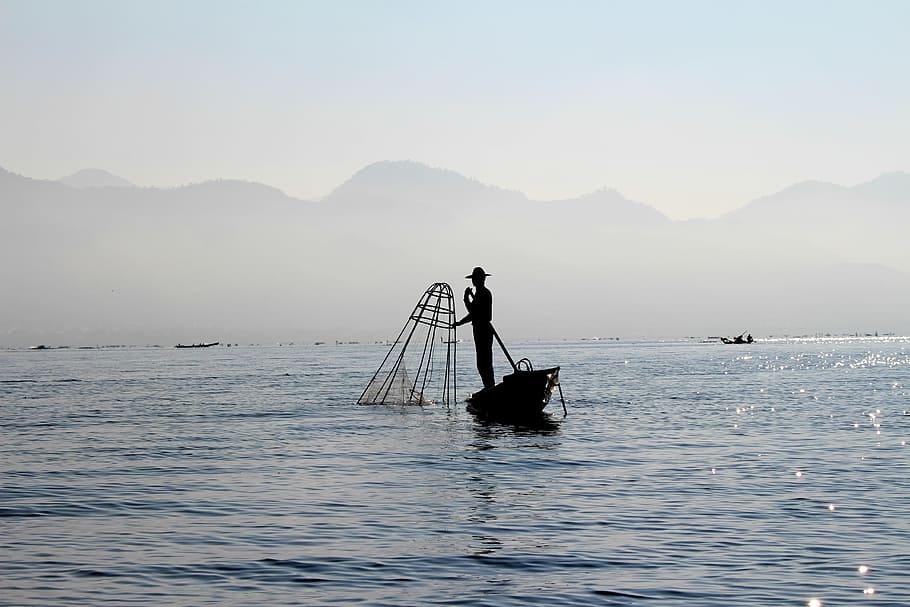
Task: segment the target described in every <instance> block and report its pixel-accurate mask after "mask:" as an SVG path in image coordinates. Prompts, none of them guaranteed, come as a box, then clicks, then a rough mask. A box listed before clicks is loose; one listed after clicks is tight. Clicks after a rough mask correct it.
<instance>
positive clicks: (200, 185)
mask: <svg viewBox="0 0 910 607" xmlns="http://www.w3.org/2000/svg"><path fill="white" fill-rule="evenodd" d="M0 177H2V178H4V179H5V180H6V181H7V182H9V181H10V179H15V178H21V179H23V180H28V183H31V184H33V185H34V184H36V183H59V184H63V185H66V186H68V187H72V188H75V189H92V188H109V187H113V188H124V189H127V188H128V189H143V190H149V189H151V190H156V191H161V192H174V191H182V190H187V191H189V190H200V189H221V190H229V189H230V188H231V187H236V188H237V189H245V190H248V191H253V190H256V189H259V190H260V192H262V193H264V192H268V193H269V194H270V195H272V196H281V197H284V198H287V199H289V200H294V201H299V202H304V203H321V204H322V205H334V204H338V205H351V206H352V207H357V208H360V209H363V208H365V207H368V206H369V205H370V204H376V203H378V204H382V203H386V204H393V205H396V206H405V207H406V206H408V205H409V204H411V205H413V204H421V205H440V206H441V205H445V204H464V205H468V206H470V205H472V204H475V203H477V204H480V205H483V204H489V203H496V204H511V205H515V206H516V208H518V206H520V205H522V204H526V205H534V206H539V205H541V204H545V205H554V204H557V205H560V206H562V208H563V209H566V208H568V207H570V206H573V205H575V206H578V207H582V208H584V209H585V210H586V211H589V212H590V211H592V210H597V211H598V213H600V212H602V211H604V209H603V208H598V207H599V206H600V207H602V206H613V207H614V208H615V207H620V206H622V207H626V209H627V210H628V212H629V215H630V216H634V217H635V218H636V219H637V220H639V221H641V222H643V223H650V224H654V225H658V224H666V223H674V224H680V223H691V222H703V221H707V222H713V221H718V220H721V221H738V220H753V219H758V218H760V217H761V215H762V213H763V212H765V211H767V209H768V208H769V207H775V206H776V207H786V208H789V209H791V210H792V209H793V207H794V206H797V207H800V206H802V207H805V206H807V205H808V204H809V203H808V202H806V200H808V199H817V198H826V197H827V199H828V201H831V200H834V201H836V202H840V203H843V204H848V205H849V204H860V203H861V202H862V200H863V198H872V199H879V200H882V201H887V202H890V203H899V204H900V203H908V205H905V206H910V173H908V172H905V171H890V172H885V173H882V174H881V175H879V176H878V177H876V178H874V179H872V180H869V181H866V182H862V183H859V184H856V185H853V186H842V185H838V184H834V183H830V182H825V181H819V180H805V181H801V182H797V183H794V184H792V185H790V186H787V187H785V188H783V189H782V190H779V191H777V192H774V193H771V194H768V195H765V196H761V197H759V198H755V199H753V200H750V201H747V202H746V203H745V204H743V205H741V206H739V207H737V208H734V209H731V210H730V211H727V212H726V213H723V214H721V215H719V216H717V217H713V218H691V219H682V220H671V219H670V218H669V217H668V216H667V215H666V214H664V213H663V212H662V211H660V210H659V209H658V208H657V207H655V206H654V205H652V204H649V203H647V202H641V201H636V200H632V199H630V198H627V197H626V196H625V195H623V194H622V193H621V192H620V191H618V190H616V189H615V188H611V187H608V186H604V187H602V188H599V189H597V190H594V191H591V192H587V193H583V194H580V195H578V196H574V197H571V198H561V199H555V200H545V199H534V198H530V197H528V196H527V195H526V194H524V193H523V192H520V191H517V190H510V189H506V188H502V187H499V186H496V185H492V184H488V183H484V182H482V181H480V180H477V179H474V178H471V177H467V176H465V175H463V174H462V173H459V172H457V171H454V170H451V169H446V168H440V167H433V166H431V165H428V164H425V163H422V162H418V161H414V160H380V161H377V162H373V163H370V164H368V165H366V166H364V167H363V168H361V169H360V170H358V171H356V172H355V173H353V174H352V175H351V177H349V178H348V179H347V180H345V181H344V182H343V183H341V184H339V185H338V186H336V187H335V188H334V189H333V190H332V191H330V192H329V193H328V194H326V195H325V196H323V197H321V198H318V199H316V200H305V199H302V198H297V197H295V196H291V195H289V194H287V193H286V192H284V191H283V190H281V189H280V188H276V187H274V186H271V185H269V184H265V183H261V182H256V181H247V180H241V179H231V178H217V179H207V180H202V181H199V182H192V183H187V184H182V185H178V186H174V187H160V186H151V187H148V188H139V187H138V186H136V185H135V184H133V183H131V182H130V181H128V180H126V179H124V178H122V177H119V176H117V175H115V174H113V173H110V172H108V171H106V170H104V169H82V170H80V171H77V172H76V173H74V174H72V175H69V176H67V177H63V178H61V179H58V180H45V179H34V178H31V177H27V176H24V175H20V174H17V173H13V172H12V171H9V170H7V169H6V168H4V167H0ZM21 185H24V183H23V184H20V186H21ZM586 205H587V206H586ZM898 208H900V206H898Z"/></svg>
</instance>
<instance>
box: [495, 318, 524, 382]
mask: <svg viewBox="0 0 910 607" xmlns="http://www.w3.org/2000/svg"><path fill="white" fill-rule="evenodd" d="M490 330H492V331H493V337H495V338H496V341H498V342H499V347H500V348H502V352H503V354H505V355H506V358H508V359H509V364H510V365H512V370H514V371H518V365H516V364H515V361H514V360H512V356H511V355H510V354H509V351H508V350H506V345H505V344H504V343H502V339H500V338H499V333H497V332H496V329H494V328H493V324H492V323H491V324H490Z"/></svg>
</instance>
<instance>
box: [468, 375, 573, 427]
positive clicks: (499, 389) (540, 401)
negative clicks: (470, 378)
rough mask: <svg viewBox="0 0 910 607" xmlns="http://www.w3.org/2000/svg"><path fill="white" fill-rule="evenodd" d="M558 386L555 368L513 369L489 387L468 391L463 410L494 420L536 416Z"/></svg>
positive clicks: (541, 411)
mask: <svg viewBox="0 0 910 607" xmlns="http://www.w3.org/2000/svg"><path fill="white" fill-rule="evenodd" d="M557 386H559V367H552V368H549V369H540V370H538V371H516V372H514V373H511V374H510V375H506V376H505V377H503V378H502V382H500V383H498V384H496V385H495V386H493V387H492V388H488V389H485V390H481V391H480V392H476V393H475V394H472V395H471V396H470V397H468V399H467V400H466V402H467V409H468V411H470V412H471V413H474V414H475V415H478V416H482V417H488V418H496V419H523V418H530V417H535V416H540V414H541V413H543V410H544V408H546V406H547V404H548V403H549V402H550V396H552V394H553V390H554V389H555V388H556V387H557Z"/></svg>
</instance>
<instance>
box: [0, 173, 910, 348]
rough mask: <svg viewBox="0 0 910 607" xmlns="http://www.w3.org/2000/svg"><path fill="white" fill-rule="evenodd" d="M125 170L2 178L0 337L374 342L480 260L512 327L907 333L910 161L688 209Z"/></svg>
mask: <svg viewBox="0 0 910 607" xmlns="http://www.w3.org/2000/svg"><path fill="white" fill-rule="evenodd" d="M77 175H79V173H77ZM68 181H69V182H70V183H72V180H68ZM123 182H126V180H121V179H120V178H117V177H116V176H113V175H110V174H107V173H104V174H102V173H96V172H89V173H87V174H82V177H81V179H80V180H77V181H76V184H77V185H76V186H75V187H74V186H73V185H70V184H68V183H67V182H66V181H64V180H61V181H48V180H36V179H29V178H27V177H22V176H19V175H15V174H13V173H10V172H8V171H5V170H3V169H0V210H2V214H3V215H2V216H3V218H4V221H3V222H0V255H2V256H3V259H4V260H5V261H4V263H3V264H0V284H2V285H3V288H4V298H3V300H2V303H0V345H32V344H34V343H39V342H41V343H68V344H73V343H80V342H82V343H169V342H170V341H173V342H174V343H177V342H178V341H192V340H196V341H199V340H206V339H209V340H213V339H221V340H223V341H238V340H239V341H243V340H247V339H249V340H254V341H262V340H268V339H275V340H287V339H296V340H301V341H303V340H306V339H345V338H357V339H359V338H369V337H375V338H378V339H386V338H389V337H394V335H390V333H393V332H395V331H397V330H398V329H399V328H400V324H401V322H402V321H403V316H404V315H405V314H406V313H407V312H408V311H410V309H411V308H412V307H413V304H414V302H415V301H416V298H417V297H418V296H419V295H420V293H422V292H423V289H424V288H426V286H427V285H428V284H429V283H431V282H436V281H446V282H450V283H451V284H452V285H453V288H454V289H455V290H456V299H459V293H458V291H459V289H461V288H462V287H463V286H464V285H465V284H466V281H463V279H462V277H463V276H464V275H465V274H466V273H468V271H469V270H470V268H471V267H473V266H474V265H478V264H480V265H483V266H485V267H486V268H487V270H488V271H490V272H491V273H492V274H493V275H494V277H493V278H492V279H491V287H492V288H493V290H494V293H495V295H496V310H495V313H496V318H497V328H498V330H499V331H500V333H501V334H503V335H505V336H512V337H513V338H518V337H522V338H524V337H528V338H548V339H561V338H573V337H580V336H587V335H619V336H678V335H707V334H717V333H728V332H731V331H736V332H738V331H739V330H742V327H743V326H748V327H749V329H750V330H751V331H752V332H753V334H756V335H764V334H768V333H775V334H783V333H801V332H815V331H833V332H837V331H849V332H852V331H854V330H858V331H867V330H880V331H907V332H910V318H908V316H910V315H908V313H907V310H908V309H910V254H908V253H910V245H908V244H907V239H906V231H907V230H906V226H907V225H910V175H908V174H907V173H889V174H886V175H883V176H882V177H880V178H878V179H876V180H873V181H871V182H869V183H865V184H859V185H857V186H853V187H842V186H836V185H833V184H824V183H819V182H804V183H801V184H796V185H794V186H792V187H790V188H787V189H785V190H783V191H781V192H778V193H776V194H772V195H770V196H767V197H764V198H760V199H758V200H755V201H752V202H751V203H749V204H747V205H745V206H744V207H742V208H741V209H737V210H736V211H733V212H731V213H728V214H726V215H724V216H722V217H719V218H717V219H712V220H701V221H686V222H673V221H670V220H669V219H668V218H667V217H666V216H664V215H663V214H661V213H660V212H659V211H657V210H656V209H654V208H653V207H650V206H648V205H646V204H643V203H641V202H637V201H632V200H629V199H627V198H625V197H624V196H622V195H621V194H619V193H618V192H616V191H614V190H609V189H603V190H600V191H597V192H593V193H591V194H588V195H585V196H580V197H577V198H573V199H569V200H554V201H537V200H530V199H528V198H527V197H526V196H525V195H524V194H522V193H520V192H514V191H510V190H504V189H501V188H497V187H494V186H490V185H487V184H483V183H480V182H478V181H475V180H471V179H468V178H466V177H464V176H462V175H459V174H458V173H455V172H453V171H447V170H443V169H436V168H431V167H428V166H426V165H423V164H420V163H416V162H389V161H384V162H378V163H374V164H371V165H369V166H367V167H365V168H364V169H362V170H361V171H359V172H357V173H356V174H355V175H353V176H352V177H351V178H350V179H349V180H348V181H346V182H345V183H343V184H341V185H339V186H338V187H337V188H336V189H335V190H334V191H332V192H331V193H330V194H328V195H327V196H326V197H324V198H323V199H322V200H319V201H305V200H300V199H296V198H293V197H289V196H287V195H285V194H284V193H283V192H281V191H280V190H277V189H275V188H272V187H270V186H267V185H263V184H258V183H251V182H245V181H236V180H217V181H207V182H203V183H197V184H190V185H187V186H182V187H178V188H167V189H163V188H146V187H135V186H133V185H132V184H129V182H126V183H127V184H128V185H123ZM115 184H119V185H115ZM460 311H461V308H460V303H459V313H460ZM55 336H56V337H55Z"/></svg>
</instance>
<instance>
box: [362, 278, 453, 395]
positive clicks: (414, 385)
mask: <svg viewBox="0 0 910 607" xmlns="http://www.w3.org/2000/svg"><path fill="white" fill-rule="evenodd" d="M437 336H438V337H439V338H440V339H439V342H441V343H442V344H444V345H445V356H444V358H445V363H444V366H443V373H442V378H441V379H440V378H438V377H437V376H435V372H436V371H437V367H438V366H439V365H440V364H441V363H442V360H441V359H442V358H443V354H442V352H440V348H438V347H437ZM456 343H457V339H456V331H455V296H454V294H453V292H452V287H451V286H449V285H448V283H444V282H436V283H433V284H432V285H430V286H429V288H427V290H426V291H424V294H423V295H422V296H421V297H420V299H419V300H418V302H417V305H415V306H414V309H413V311H412V312H411V314H410V315H409V316H408V320H407V321H406V322H405V324H404V327H402V329H401V332H400V333H399V334H398V337H397V338H396V339H395V342H394V343H393V344H392V347H391V348H389V351H388V352H387V353H386V355H385V358H383V359H382V362H381V363H380V365H379V368H378V369H377V370H376V372H375V373H374V374H373V377H372V379H370V382H369V383H368V384H367V386H366V388H364V390H363V392H362V393H361V395H360V398H358V399H357V404H359V405H421V406H422V405H427V404H431V403H433V402H439V403H441V404H445V405H446V406H447V407H448V406H449V405H450V404H451V402H452V399H453V396H454V394H455V393H456V385H455V360H456V356H455V353H456V352H455V350H456ZM416 348H420V350H419V354H418V353H416V352H415V349H416ZM408 363H411V364H416V372H415V373H414V377H413V381H411V382H410V387H409V389H401V386H400V385H399V386H398V387H397V388H396V384H401V378H407V377H408V375H409V373H408V368H407V365H408ZM406 381H407V380H406ZM377 382H378V383H377ZM433 391H436V392H437V394H438V397H437V400H435V401H434V400H433V399H432V398H430V396H431V394H430V393H432V392H433ZM404 392H408V394H407V397H405V396H404V395H403V393H404Z"/></svg>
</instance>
